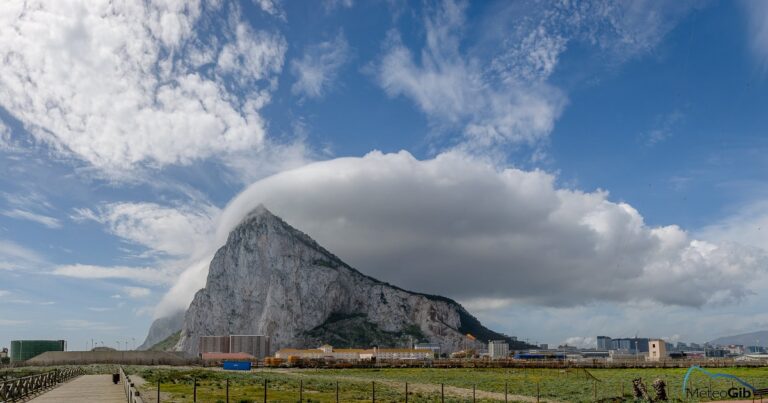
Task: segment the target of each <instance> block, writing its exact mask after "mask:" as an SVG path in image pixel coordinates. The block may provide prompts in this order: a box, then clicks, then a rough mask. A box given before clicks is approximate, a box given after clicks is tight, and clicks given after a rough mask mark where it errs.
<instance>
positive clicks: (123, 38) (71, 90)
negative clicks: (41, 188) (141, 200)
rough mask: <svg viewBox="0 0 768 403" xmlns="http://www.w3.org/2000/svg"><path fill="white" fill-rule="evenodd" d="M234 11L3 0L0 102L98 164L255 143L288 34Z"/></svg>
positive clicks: (43, 134) (188, 156) (205, 153)
mask: <svg viewBox="0 0 768 403" xmlns="http://www.w3.org/2000/svg"><path fill="white" fill-rule="evenodd" d="M206 19H216V22H217V24H218V25H217V29H216V30H198V29H197V24H199V23H200V21H202V20H206ZM240 20H241V18H240V16H239V10H238V8H237V6H236V5H233V4H229V3H227V4H223V3H221V2H210V3H201V2H200V1H191V2H140V3H133V2H128V3H121V2H118V3H115V2H109V1H106V0H101V1H95V2H90V3H87V4H86V3H85V2H84V1H78V0H69V1H56V2H47V1H5V2H2V3H1V4H0V60H2V63H0V105H2V107H4V108H5V109H6V110H7V111H8V112H10V113H11V114H12V115H13V116H14V117H15V118H17V119H19V120H20V121H21V122H23V123H24V125H25V126H26V127H27V129H28V130H29V131H30V132H31V133H32V134H33V135H34V136H35V137H37V138H38V139H41V140H43V141H46V142H48V143H50V144H52V145H54V146H55V147H56V148H57V149H59V150H60V151H61V152H64V153H72V154H74V155H75V156H77V157H78V158H80V159H83V160H85V161H87V162H89V163H90V164H92V165H93V166H95V167H97V168H99V169H101V170H105V171H112V172H118V171H120V170H124V169H125V168H131V167H135V166H137V165H140V164H143V165H148V166H163V165H167V164H185V163H189V162H191V161H193V160H198V159H204V158H208V157H216V156H223V155H227V154H229V153H236V152H243V151H247V150H251V151H254V150H258V149H260V148H261V147H263V145H264V139H265V130H264V122H263V119H262V117H261V116H260V109H261V108H262V107H263V106H264V105H265V104H266V103H267V102H269V99H270V92H271V91H272V90H273V89H274V88H275V86H276V79H277V74H278V73H279V72H280V71H281V69H282V65H283V55H284V52H285V48H286V44H285V40H284V39H283V38H282V37H281V36H279V35H276V34H271V33H268V32H265V31H254V30H253V29H251V28H250V27H248V26H247V25H245V24H244V23H242V22H240ZM235 87H236V88H237V90H233V88H235ZM159 133H162V135H159Z"/></svg>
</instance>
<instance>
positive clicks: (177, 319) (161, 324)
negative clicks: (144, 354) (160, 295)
mask: <svg viewBox="0 0 768 403" xmlns="http://www.w3.org/2000/svg"><path fill="white" fill-rule="evenodd" d="M183 324H184V311H183V310H182V311H178V312H176V313H174V314H173V315H170V316H166V317H164V318H159V319H156V320H155V321H154V322H152V326H151V327H150V328H149V334H147V338H146V339H145V340H144V343H142V344H141V345H140V346H139V348H137V350H149V349H151V348H152V346H154V345H155V344H157V343H161V342H163V341H164V340H165V339H167V338H168V336H172V335H173V334H174V333H176V332H178V331H179V330H181V326H182V325H183Z"/></svg>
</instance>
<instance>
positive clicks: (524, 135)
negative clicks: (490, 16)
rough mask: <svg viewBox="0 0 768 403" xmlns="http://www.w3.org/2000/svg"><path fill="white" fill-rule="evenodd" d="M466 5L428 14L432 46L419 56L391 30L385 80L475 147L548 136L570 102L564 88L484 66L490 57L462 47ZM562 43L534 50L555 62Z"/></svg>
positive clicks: (382, 71)
mask: <svg viewBox="0 0 768 403" xmlns="http://www.w3.org/2000/svg"><path fill="white" fill-rule="evenodd" d="M465 8H466V3H464V2H454V1H445V2H443V3H442V4H441V5H440V6H438V7H437V9H436V10H435V12H434V14H433V15H430V16H428V17H426V18H425V20H424V26H425V29H426V46H425V47H424V48H423V49H422V50H421V52H419V53H418V55H419V57H418V58H417V57H415V56H414V54H413V53H412V52H411V50H410V49H408V47H406V46H405V45H404V44H403V43H402V41H401V39H400V36H399V34H398V33H397V32H391V33H390V34H389V38H388V40H387V43H386V45H385V49H386V50H385V52H384V55H383V57H382V60H381V62H380V65H379V68H378V74H377V76H378V81H379V84H380V85H381V86H382V88H383V89H384V90H385V91H386V92H387V94H389V95H390V96H393V97H394V96H400V95H403V96H406V97H408V98H410V99H412V100H413V101H414V102H415V103H416V104H417V105H418V107H419V108H420V109H421V110H422V111H423V112H425V113H426V114H427V116H429V117H430V119H431V122H432V124H433V125H434V126H436V128H437V131H438V132H445V131H452V130H458V131H459V132H460V133H461V134H462V135H463V137H464V140H465V141H466V145H467V146H469V147H471V148H474V147H481V148H487V147H491V146H493V145H499V144H508V143H535V142H537V141H538V140H540V139H542V138H544V137H546V136H547V135H548V134H549V132H550V131H551V130H552V128H553V126H554V122H555V120H556V119H557V117H558V116H559V115H560V112H561V111H562V108H563V106H564V105H565V102H566V99H565V96H564V94H563V93H562V92H561V91H559V90H558V89H556V88H554V87H552V86H550V85H547V84H546V83H545V82H544V81H543V80H540V79H539V80H536V81H523V80H520V79H517V78H515V79H513V78H512V77H511V76H509V77H508V78H507V79H500V78H499V77H498V76H496V77H493V76H490V75H489V74H488V72H486V71H484V66H485V65H486V64H487V63H486V62H485V61H484V60H481V59H478V58H477V57H476V56H474V55H471V54H468V53H466V52H464V51H463V50H462V48H461V46H460V45H461V39H462V33H463V30H464V24H465V17H464V13H465ZM543 44H544V43H541V41H540V42H539V45H543ZM561 48H562V44H559V43H557V42H552V43H550V45H548V46H547V47H537V49H536V50H535V52H537V53H538V54H542V55H543V54H544V53H547V54H548V55H546V56H542V57H541V58H539V59H541V60H545V59H546V60H547V61H546V63H548V64H554V63H555V62H556V59H557V55H558V54H559V52H560V51H561V50H562V49H561ZM530 51H531V52H533V51H534V50H530ZM545 68H547V69H550V67H545ZM505 70H506V69H505Z"/></svg>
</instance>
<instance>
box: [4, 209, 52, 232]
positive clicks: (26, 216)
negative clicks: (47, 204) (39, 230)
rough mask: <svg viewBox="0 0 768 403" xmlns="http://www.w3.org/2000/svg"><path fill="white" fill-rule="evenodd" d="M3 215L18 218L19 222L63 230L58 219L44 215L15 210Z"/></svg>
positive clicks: (6, 211) (5, 212)
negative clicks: (34, 223)
mask: <svg viewBox="0 0 768 403" xmlns="http://www.w3.org/2000/svg"><path fill="white" fill-rule="evenodd" d="M2 214H3V215H4V216H6V217H11V218H16V219H19V220H28V221H33V222H36V223H38V224H42V225H45V226H46V227H48V228H53V229H56V228H61V221H59V220H58V219H57V218H53V217H49V216H47V215H43V214H38V213H33V212H31V211H25V210H19V209H13V210H5V211H3V212H2Z"/></svg>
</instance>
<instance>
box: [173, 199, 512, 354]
mask: <svg viewBox="0 0 768 403" xmlns="http://www.w3.org/2000/svg"><path fill="white" fill-rule="evenodd" d="M339 318H345V319H344V320H341V321H340V320H339ZM348 318H352V319H348ZM331 322H333V324H331ZM342 324H343V326H338V325H342ZM361 329H364V332H362V330H361ZM468 329H471V330H472V332H475V333H481V334H482V336H481V337H483V338H486V337H493V338H503V337H505V336H503V335H500V334H498V333H495V332H493V331H491V330H488V329H486V328H485V327H483V326H482V325H480V323H479V322H478V321H477V319H476V318H474V317H473V316H472V315H470V314H469V313H467V312H466V310H464V308H463V307H461V306H460V305H459V304H458V303H456V302H455V301H453V300H450V299H448V298H444V297H439V296H428V295H424V294H418V293H413V292H409V291H405V290H403V289H400V288H398V287H395V286H391V285H389V284H386V283H383V282H380V281H378V280H376V279H373V278H371V277H368V276H365V275H363V274H362V273H360V272H358V271H357V270H355V269H353V268H351V267H350V266H348V265H347V264H345V263H344V262H343V261H341V259H339V258H338V257H336V256H335V255H333V254H332V253H330V252H329V251H327V250H326V249H324V248H323V247H322V246H320V245H319V244H317V242H315V241H314V240H313V239H312V238H310V237H309V236H308V235H306V234H304V233H303V232H301V231H299V230H297V229H295V228H293V227H292V226H290V225H289V224H288V223H286V222H285V221H283V220H282V219H281V218H280V217H278V216H276V215H274V214H272V213H271V212H270V211H269V210H268V209H267V208H266V207H265V206H263V205H259V206H258V207H257V208H256V209H254V210H253V211H252V212H250V213H249V214H248V215H247V216H246V217H245V219H244V220H243V221H242V222H241V223H240V224H239V225H238V226H237V227H235V229H234V230H232V232H231V233H230V234H229V237H228V239H227V242H226V244H225V245H224V246H222V247H221V248H220V249H219V250H218V251H217V252H216V255H215V256H214V258H213V260H212V261H211V265H210V269H209V273H208V279H207V283H206V287H205V288H204V289H202V290H200V291H198V293H197V294H196V295H195V298H194V300H193V302H192V304H191V305H190V307H189V309H188V311H187V313H186V316H185V319H184V326H183V329H182V333H181V338H180V340H179V343H178V345H177V348H179V349H181V350H184V351H188V352H191V353H196V352H197V339H198V338H199V337H200V336H204V335H227V334H265V335H268V336H270V337H271V338H272V347H273V349H276V348H282V347H300V346H305V345H307V344H311V343H315V342H317V341H318V340H319V339H321V338H324V337H329V338H332V339H333V340H350V343H351V342H352V341H354V342H355V343H365V342H366V340H369V339H370V340H369V342H371V343H372V342H374V341H375V340H376V341H378V342H381V341H386V342H387V343H392V344H395V343H398V341H397V340H399V338H400V337H406V336H407V337H408V338H409V340H413V338H414V337H415V338H416V339H417V340H421V341H429V342H434V343H440V344H442V345H443V346H444V347H443V348H444V350H445V351H453V350H458V349H461V348H465V347H467V346H471V345H474V344H477V346H476V347H479V346H480V345H479V342H475V341H472V340H470V339H468V338H467V337H466V336H465V334H464V333H463V332H465V331H467V330H468ZM328 331H331V332H333V333H334V334H333V335H332V337H331V335H329V334H328ZM361 332H362V334H363V336H361V335H360V334H359V333H361ZM476 335H477V336H480V334H476ZM359 347H364V346H359Z"/></svg>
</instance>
